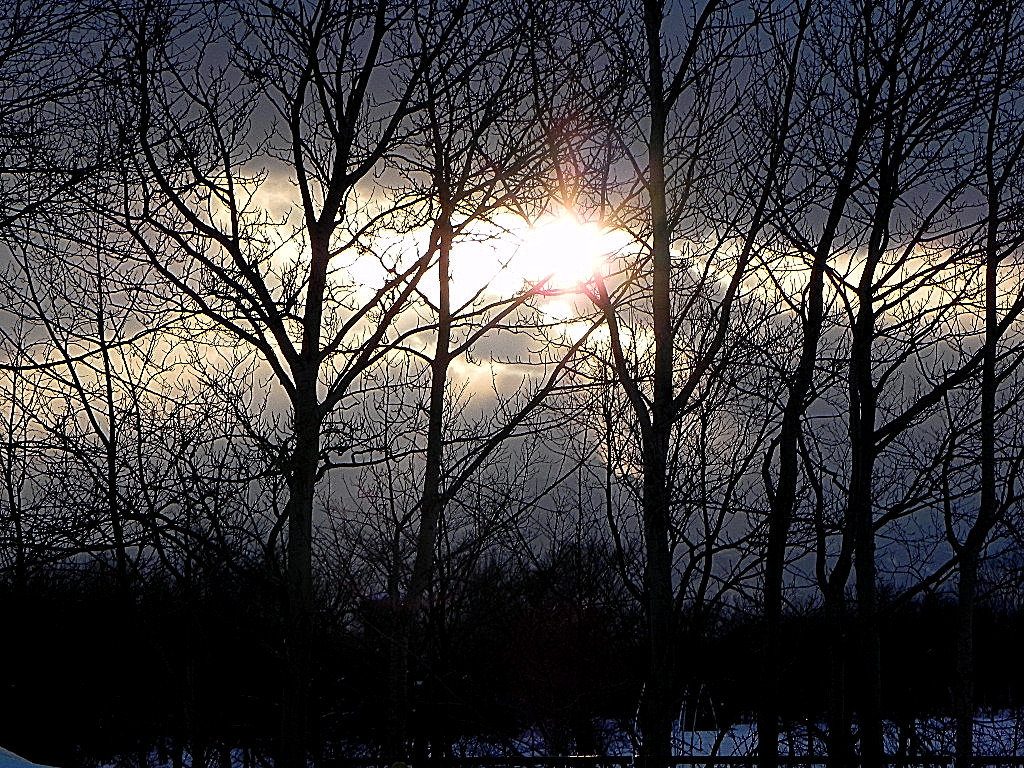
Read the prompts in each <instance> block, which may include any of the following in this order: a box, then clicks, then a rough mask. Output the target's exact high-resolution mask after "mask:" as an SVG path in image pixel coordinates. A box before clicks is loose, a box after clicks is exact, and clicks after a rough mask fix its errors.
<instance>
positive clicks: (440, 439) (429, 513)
mask: <svg viewBox="0 0 1024 768" xmlns="http://www.w3.org/2000/svg"><path fill="white" fill-rule="evenodd" d="M436 232H437V237H438V238H439V242H438V281H439V286H438V287H439V297H438V321H437V340H436V343H435V348H434V356H433V358H432V360H431V370H430V375H431V378H430V402H429V405H428V417H427V418H428V422H427V444H426V453H425V456H424V470H423V488H422V492H421V496H420V529H419V533H418V535H417V537H416V559H415V561H414V562H413V569H412V577H411V579H410V580H409V589H408V592H407V594H406V598H405V601H404V605H401V606H399V610H398V620H397V621H396V623H395V624H396V626H395V629H396V632H395V633H394V635H393V643H392V652H391V668H390V674H389V686H390V694H389V700H390V704H389V710H390V712H389V727H388V736H387V744H386V745H385V756H386V757H387V759H389V760H391V759H394V760H399V759H404V758H405V757H407V755H406V752H407V742H408V725H409V724H408V713H409V663H410V650H411V648H412V645H413V643H412V636H413V632H414V630H415V626H416V621H417V619H418V618H419V616H420V615H421V613H422V605H423V600H424V597H425V596H426V594H427V590H428V589H429V587H430V576H431V573H432V572H433V568H434V553H435V551H436V549H437V532H438V526H439V524H440V520H441V515H442V513H443V512H444V499H443V496H442V491H441V481H442V470H443V466H442V462H443V459H444V411H445V391H446V386H447V383H448V366H449V363H450V362H451V354H450V348H451V334H452V318H451V274H450V269H451V249H452V242H453V237H454V234H453V231H452V225H451V218H450V215H449V214H448V213H447V212H445V213H443V214H442V215H441V217H440V219H439V222H438V224H437V227H436Z"/></svg>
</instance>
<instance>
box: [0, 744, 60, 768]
mask: <svg viewBox="0 0 1024 768" xmlns="http://www.w3.org/2000/svg"><path fill="white" fill-rule="evenodd" d="M0 768H49V766H41V765H39V763H33V762H32V761H31V760H26V759H25V758H24V757H19V756H18V755H16V754H14V753H13V752H11V751H10V750H8V749H4V748H3V747H0Z"/></svg>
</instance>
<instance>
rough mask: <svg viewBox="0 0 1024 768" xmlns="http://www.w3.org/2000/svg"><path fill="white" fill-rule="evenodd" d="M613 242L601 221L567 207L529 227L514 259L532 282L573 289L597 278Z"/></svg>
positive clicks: (562, 288) (548, 286)
mask: <svg viewBox="0 0 1024 768" xmlns="http://www.w3.org/2000/svg"><path fill="white" fill-rule="evenodd" d="M610 250H611V248H610V242H609V239H608V236H607V233H606V232H605V231H604V229H603V228H602V227H601V225H600V224H598V223H597V222H590V221H581V220H580V219H579V218H578V217H577V216H576V215H575V214H573V213H572V212H569V211H565V212H562V213H560V214H559V215H556V216H549V217H546V218H544V219H541V220H540V221H538V222H536V223H535V224H534V225H533V226H531V227H528V228H527V229H526V231H525V232H524V233H523V236H522V239H521V242H520V244H519V248H518V249H517V252H516V256H515V259H514V263H515V269H516V271H517V272H519V273H520V274H521V275H522V277H523V278H524V279H526V280H529V281H531V282H540V281H544V287H546V288H550V289H553V290H571V289H572V288H574V287H575V286H578V285H580V284H584V283H587V282H588V281H590V280H591V279H593V277H594V275H595V273H596V272H598V271H599V270H600V268H601V265H602V264H603V262H604V261H605V260H606V259H607V258H608V254H609V252H610Z"/></svg>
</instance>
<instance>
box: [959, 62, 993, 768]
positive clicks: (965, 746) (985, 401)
mask: <svg viewBox="0 0 1024 768" xmlns="http://www.w3.org/2000/svg"><path fill="white" fill-rule="evenodd" d="M1001 67H1002V62H1000V71H1001ZM997 103H998V98H997ZM990 119H991V124H992V126H994V125H996V124H997V121H998V109H994V110H993V114H992V115H991V118H990ZM988 141H989V147H988V157H989V165H988V168H987V176H988V178H987V182H988V193H989V201H988V226H987V231H986V238H985V239H986V249H985V251H986V256H987V259H986V262H985V350H984V357H983V359H982V364H981V424H980V429H981V489H980V490H981V493H980V494H979V499H978V516H977V519H976V520H975V522H974V525H973V526H972V527H971V530H970V532H969V533H968V534H967V540H966V542H965V543H964V545H963V547H962V548H961V549H960V553H959V554H960V567H959V584H958V585H957V613H956V618H957V633H956V673H957V674H956V679H957V685H956V691H955V694H956V695H955V698H954V709H955V715H956V760H957V763H958V765H960V766H966V765H969V761H970V759H971V758H972V757H973V756H974V607H975V603H976V600H977V589H978V567H979V562H980V559H981V554H982V551H983V549H984V546H985V541H986V540H987V538H988V534H989V531H991V529H992V526H993V525H995V521H996V518H997V516H998V511H997V503H998V502H997V497H996V394H997V391H998V387H999V384H998V380H997V379H996V343H997V342H998V340H999V335H1000V332H999V261H1000V259H999V183H997V181H996V176H995V170H994V168H993V167H992V165H991V158H992V157H993V154H992V153H993V143H994V134H993V131H992V128H990V130H989V135H988Z"/></svg>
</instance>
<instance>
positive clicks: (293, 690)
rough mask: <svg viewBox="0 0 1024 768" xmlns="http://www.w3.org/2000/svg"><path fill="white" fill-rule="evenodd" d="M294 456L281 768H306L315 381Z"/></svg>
mask: <svg viewBox="0 0 1024 768" xmlns="http://www.w3.org/2000/svg"><path fill="white" fill-rule="evenodd" d="M293 407H294V419H295V424H294V427H295V450H294V452H293V454H292V466H291V471H290V473H289V476H288V491H289V498H288V506H287V508H286V515H287V516H288V544H287V563H286V567H285V603H286V607H285V636H284V643H285V646H284V662H285V668H284V681H283V683H284V690H283V692H282V701H281V763H280V764H281V768H305V766H306V761H307V754H308V739H309V680H310V672H311V653H312V651H311V642H312V634H313V562H312V539H313V492H314V487H315V485H316V473H317V467H318V462H319V455H320V418H319V413H318V405H317V399H316V375H315V373H313V374H312V375H311V376H306V377H304V379H303V380H301V381H300V382H299V384H298V386H297V387H296V402H295V405H294V406H293Z"/></svg>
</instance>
